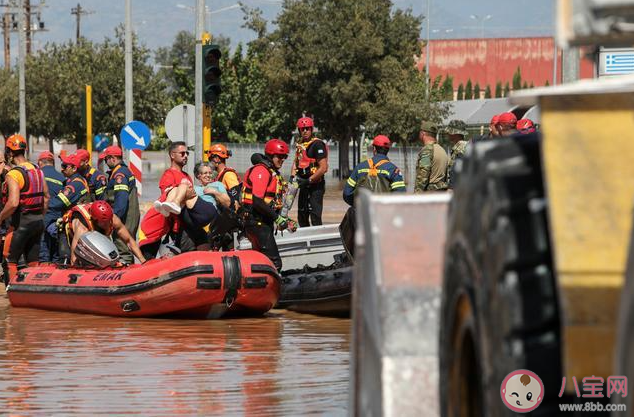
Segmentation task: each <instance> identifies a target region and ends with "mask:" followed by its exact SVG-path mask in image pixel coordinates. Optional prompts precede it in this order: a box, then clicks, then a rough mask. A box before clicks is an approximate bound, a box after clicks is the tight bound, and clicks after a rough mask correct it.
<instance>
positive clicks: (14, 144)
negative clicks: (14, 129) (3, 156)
mask: <svg viewBox="0 0 634 417" xmlns="http://www.w3.org/2000/svg"><path fill="white" fill-rule="evenodd" d="M4 146H5V147H6V148H9V149H11V150H12V151H25V150H26V139H24V136H22V135H20V134H19V133H16V134H15V135H11V136H9V137H8V138H7V140H6V142H5V144H4Z"/></svg>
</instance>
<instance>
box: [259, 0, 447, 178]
mask: <svg viewBox="0 0 634 417" xmlns="http://www.w3.org/2000/svg"><path fill="white" fill-rule="evenodd" d="M392 6H393V5H392V2H391V1H387V0H367V1H364V2H358V1H355V0H341V1H338V2H333V1H326V0H297V1H285V2H283V4H282V10H281V12H280V14H279V15H278V17H277V19H276V24H277V28H276V29H275V31H274V32H272V33H270V34H268V35H266V36H264V37H261V38H259V39H258V41H257V42H256V45H257V46H258V48H260V51H259V53H260V54H261V55H260V56H261V57H262V59H263V70H264V73H265V75H266V77H267V80H268V83H269V88H270V89H271V94H273V95H274V96H275V97H280V98H281V99H282V103H283V105H284V107H285V109H286V113H287V114H288V115H290V116H291V117H292V119H291V120H290V121H291V122H293V121H294V120H293V119H295V118H297V117H299V116H301V114H303V113H307V114H312V115H314V117H315V121H316V124H317V125H318V127H319V128H320V131H321V132H323V133H322V136H325V137H328V138H333V139H335V140H337V141H340V143H341V146H340V147H339V149H340V163H341V173H342V175H346V174H347V172H348V169H349V167H348V141H349V140H350V139H351V138H353V137H359V136H360V134H361V126H363V125H366V126H370V123H377V124H378V125H380V126H382V128H383V129H384V130H385V131H384V133H386V134H388V135H392V136H394V137H395V138H396V137H398V138H402V136H407V137H412V136H413V135H414V134H415V132H416V131H417V130H418V129H417V122H418V121H421V120H422V119H439V118H440V114H441V109H439V108H438V107H437V106H435V105H433V104H429V103H428V102H427V103H425V102H424V101H425V100H424V99H423V98H419V97H416V100H415V101H414V102H412V103H405V104H403V103H399V102H397V101H396V100H394V99H393V98H394V97H397V96H399V95H400V96H401V97H410V96H413V94H412V91H414V92H418V93H423V92H424V93H425V94H423V95H422V97H425V96H426V95H427V91H428V90H433V88H432V87H431V86H425V85H424V83H425V80H424V78H423V79H421V78H420V76H418V75H417V74H415V73H413V68H414V58H413V57H414V55H415V54H417V53H419V48H418V36H419V34H420V24H421V19H420V18H419V17H415V16H413V15H412V14H411V11H401V10H393V8H392ZM259 18H261V15H260V16H259ZM258 23H259V25H260V27H261V22H258ZM261 33H262V32H260V34H261ZM421 83H423V87H424V88H422V87H421ZM429 98H430V99H431V100H432V101H433V100H439V99H441V98H442V95H441V94H439V93H438V92H436V91H431V92H430V94H429ZM401 101H402V102H405V101H406V100H401ZM413 108H416V109H418V110H417V112H413V110H412V109H413ZM400 111H405V112H406V115H403V117H400V116H399V117H398V118H395V117H393V116H394V115H396V114H398V112H400ZM413 113H416V115H415V117H413V118H412V117H411V115H412V114H413ZM379 115H389V116H388V117H387V118H385V120H377V119H378V118H379ZM381 117H385V116H381ZM287 126H288V127H291V128H292V123H289V124H288V125H287ZM406 131H408V132H410V133H409V134H408V135H405V134H404V132H406ZM290 132H291V129H288V130H286V131H285V132H284V134H283V135H282V136H284V137H288V136H289V135H290Z"/></svg>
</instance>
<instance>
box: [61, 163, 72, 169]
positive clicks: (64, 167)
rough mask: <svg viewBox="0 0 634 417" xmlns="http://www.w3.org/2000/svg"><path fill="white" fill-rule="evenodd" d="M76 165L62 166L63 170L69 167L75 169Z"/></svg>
mask: <svg viewBox="0 0 634 417" xmlns="http://www.w3.org/2000/svg"><path fill="white" fill-rule="evenodd" d="M74 166H75V165H70V164H62V169H66V168H68V167H74Z"/></svg>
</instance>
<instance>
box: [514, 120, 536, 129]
mask: <svg viewBox="0 0 634 417" xmlns="http://www.w3.org/2000/svg"><path fill="white" fill-rule="evenodd" d="M533 127H535V124H534V123H533V121H532V120H531V119H520V120H518V121H517V130H525V129H532V128H533Z"/></svg>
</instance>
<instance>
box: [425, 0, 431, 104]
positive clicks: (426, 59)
mask: <svg viewBox="0 0 634 417" xmlns="http://www.w3.org/2000/svg"><path fill="white" fill-rule="evenodd" d="M425 19H427V44H426V45H425V79H426V80H427V89H426V90H425V91H426V92H427V97H428V98H429V94H430V93H431V86H430V85H429V84H430V81H431V78H430V77H429V30H430V26H431V0H427V16H425Z"/></svg>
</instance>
